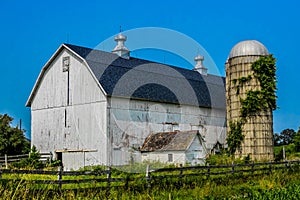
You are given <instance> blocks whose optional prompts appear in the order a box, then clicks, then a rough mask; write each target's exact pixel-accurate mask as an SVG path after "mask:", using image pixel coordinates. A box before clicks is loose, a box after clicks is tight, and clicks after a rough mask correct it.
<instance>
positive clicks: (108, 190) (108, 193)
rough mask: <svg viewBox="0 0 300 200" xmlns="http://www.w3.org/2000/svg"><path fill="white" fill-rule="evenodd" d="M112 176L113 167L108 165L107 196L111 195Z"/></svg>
mask: <svg viewBox="0 0 300 200" xmlns="http://www.w3.org/2000/svg"><path fill="white" fill-rule="evenodd" d="M110 178H111V167H108V173H107V188H106V197H107V198H108V197H109V195H110Z"/></svg>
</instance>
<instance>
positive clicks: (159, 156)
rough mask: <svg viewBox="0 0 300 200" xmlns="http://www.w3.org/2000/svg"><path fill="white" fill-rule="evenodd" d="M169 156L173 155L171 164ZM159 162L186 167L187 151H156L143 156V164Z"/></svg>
mask: <svg viewBox="0 0 300 200" xmlns="http://www.w3.org/2000/svg"><path fill="white" fill-rule="evenodd" d="M169 154H171V155H172V161H171V162H169ZM144 161H152V162H154V161H158V162H161V163H166V164H175V165H180V164H182V165H184V164H186V155H185V151H163V152H161V151H156V152H149V153H143V154H142V162H144Z"/></svg>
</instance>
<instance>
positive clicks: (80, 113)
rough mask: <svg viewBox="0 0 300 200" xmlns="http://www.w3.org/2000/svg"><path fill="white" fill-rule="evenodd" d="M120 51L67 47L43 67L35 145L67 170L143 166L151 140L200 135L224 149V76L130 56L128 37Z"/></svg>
mask: <svg viewBox="0 0 300 200" xmlns="http://www.w3.org/2000/svg"><path fill="white" fill-rule="evenodd" d="M115 40H116V41H117V42H118V45H117V46H116V48H115V49H114V50H113V52H104V51H100V50H93V49H90V48H85V47H80V46H75V45H70V44H62V45H61V46H60V47H59V48H58V49H57V50H56V52H55V53H54V54H53V56H52V57H51V58H50V59H49V61H48V62H47V63H46V64H45V66H44V67H43V68H42V70H41V72H40V75H39V77H38V79H37V81H36V83H35V85H34V87H33V90H32V92H31V94H30V96H29V99H28V101H27V103H26V106H28V107H30V108H31V141H32V145H35V146H36V147H37V149H38V150H39V151H40V152H52V153H54V155H56V157H57V158H58V159H61V160H62V163H63V165H64V168H65V170H71V169H78V168H80V167H83V166H89V165H124V164H127V163H128V162H129V161H130V160H134V161H138V162H140V161H141V154H140V151H139V147H141V146H142V144H143V143H144V141H145V139H146V138H147V137H148V136H149V135H150V134H151V133H157V132H170V131H175V130H180V131H188V130H198V131H199V133H200V134H201V135H202V136H203V137H204V138H205V143H206V144H205V145H206V147H207V148H208V150H209V149H211V148H212V147H213V146H214V145H215V144H216V142H217V141H219V142H221V143H222V144H224V142H225V137H226V135H225V134H226V130H225V115H226V112H225V86H224V83H225V81H224V77H219V76H215V75H210V74H207V69H206V68H205V67H204V66H203V64H202V61H203V57H202V56H197V57H196V58H195V60H196V61H197V65H196V67H195V68H194V69H193V70H188V69H184V68H180V67H174V66H169V65H166V64H161V63H156V62H151V61H148V60H142V59H138V58H133V57H130V54H129V50H128V49H127V48H126V47H125V46H124V41H125V40H126V37H125V36H123V35H122V34H119V35H118V36H116V37H115Z"/></svg>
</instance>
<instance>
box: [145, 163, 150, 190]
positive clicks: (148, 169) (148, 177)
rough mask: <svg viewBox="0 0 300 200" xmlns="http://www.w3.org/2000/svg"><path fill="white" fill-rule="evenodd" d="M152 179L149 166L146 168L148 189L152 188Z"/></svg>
mask: <svg viewBox="0 0 300 200" xmlns="http://www.w3.org/2000/svg"><path fill="white" fill-rule="evenodd" d="M150 179H151V176H150V166H149V165H147V167H146V182H147V186H148V187H151V185H150Z"/></svg>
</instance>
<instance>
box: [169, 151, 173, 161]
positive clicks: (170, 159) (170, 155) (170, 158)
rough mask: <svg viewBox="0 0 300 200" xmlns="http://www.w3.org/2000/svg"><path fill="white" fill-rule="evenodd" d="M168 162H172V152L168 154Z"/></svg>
mask: <svg viewBox="0 0 300 200" xmlns="http://www.w3.org/2000/svg"><path fill="white" fill-rule="evenodd" d="M168 162H173V154H171V153H170V154H168Z"/></svg>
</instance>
